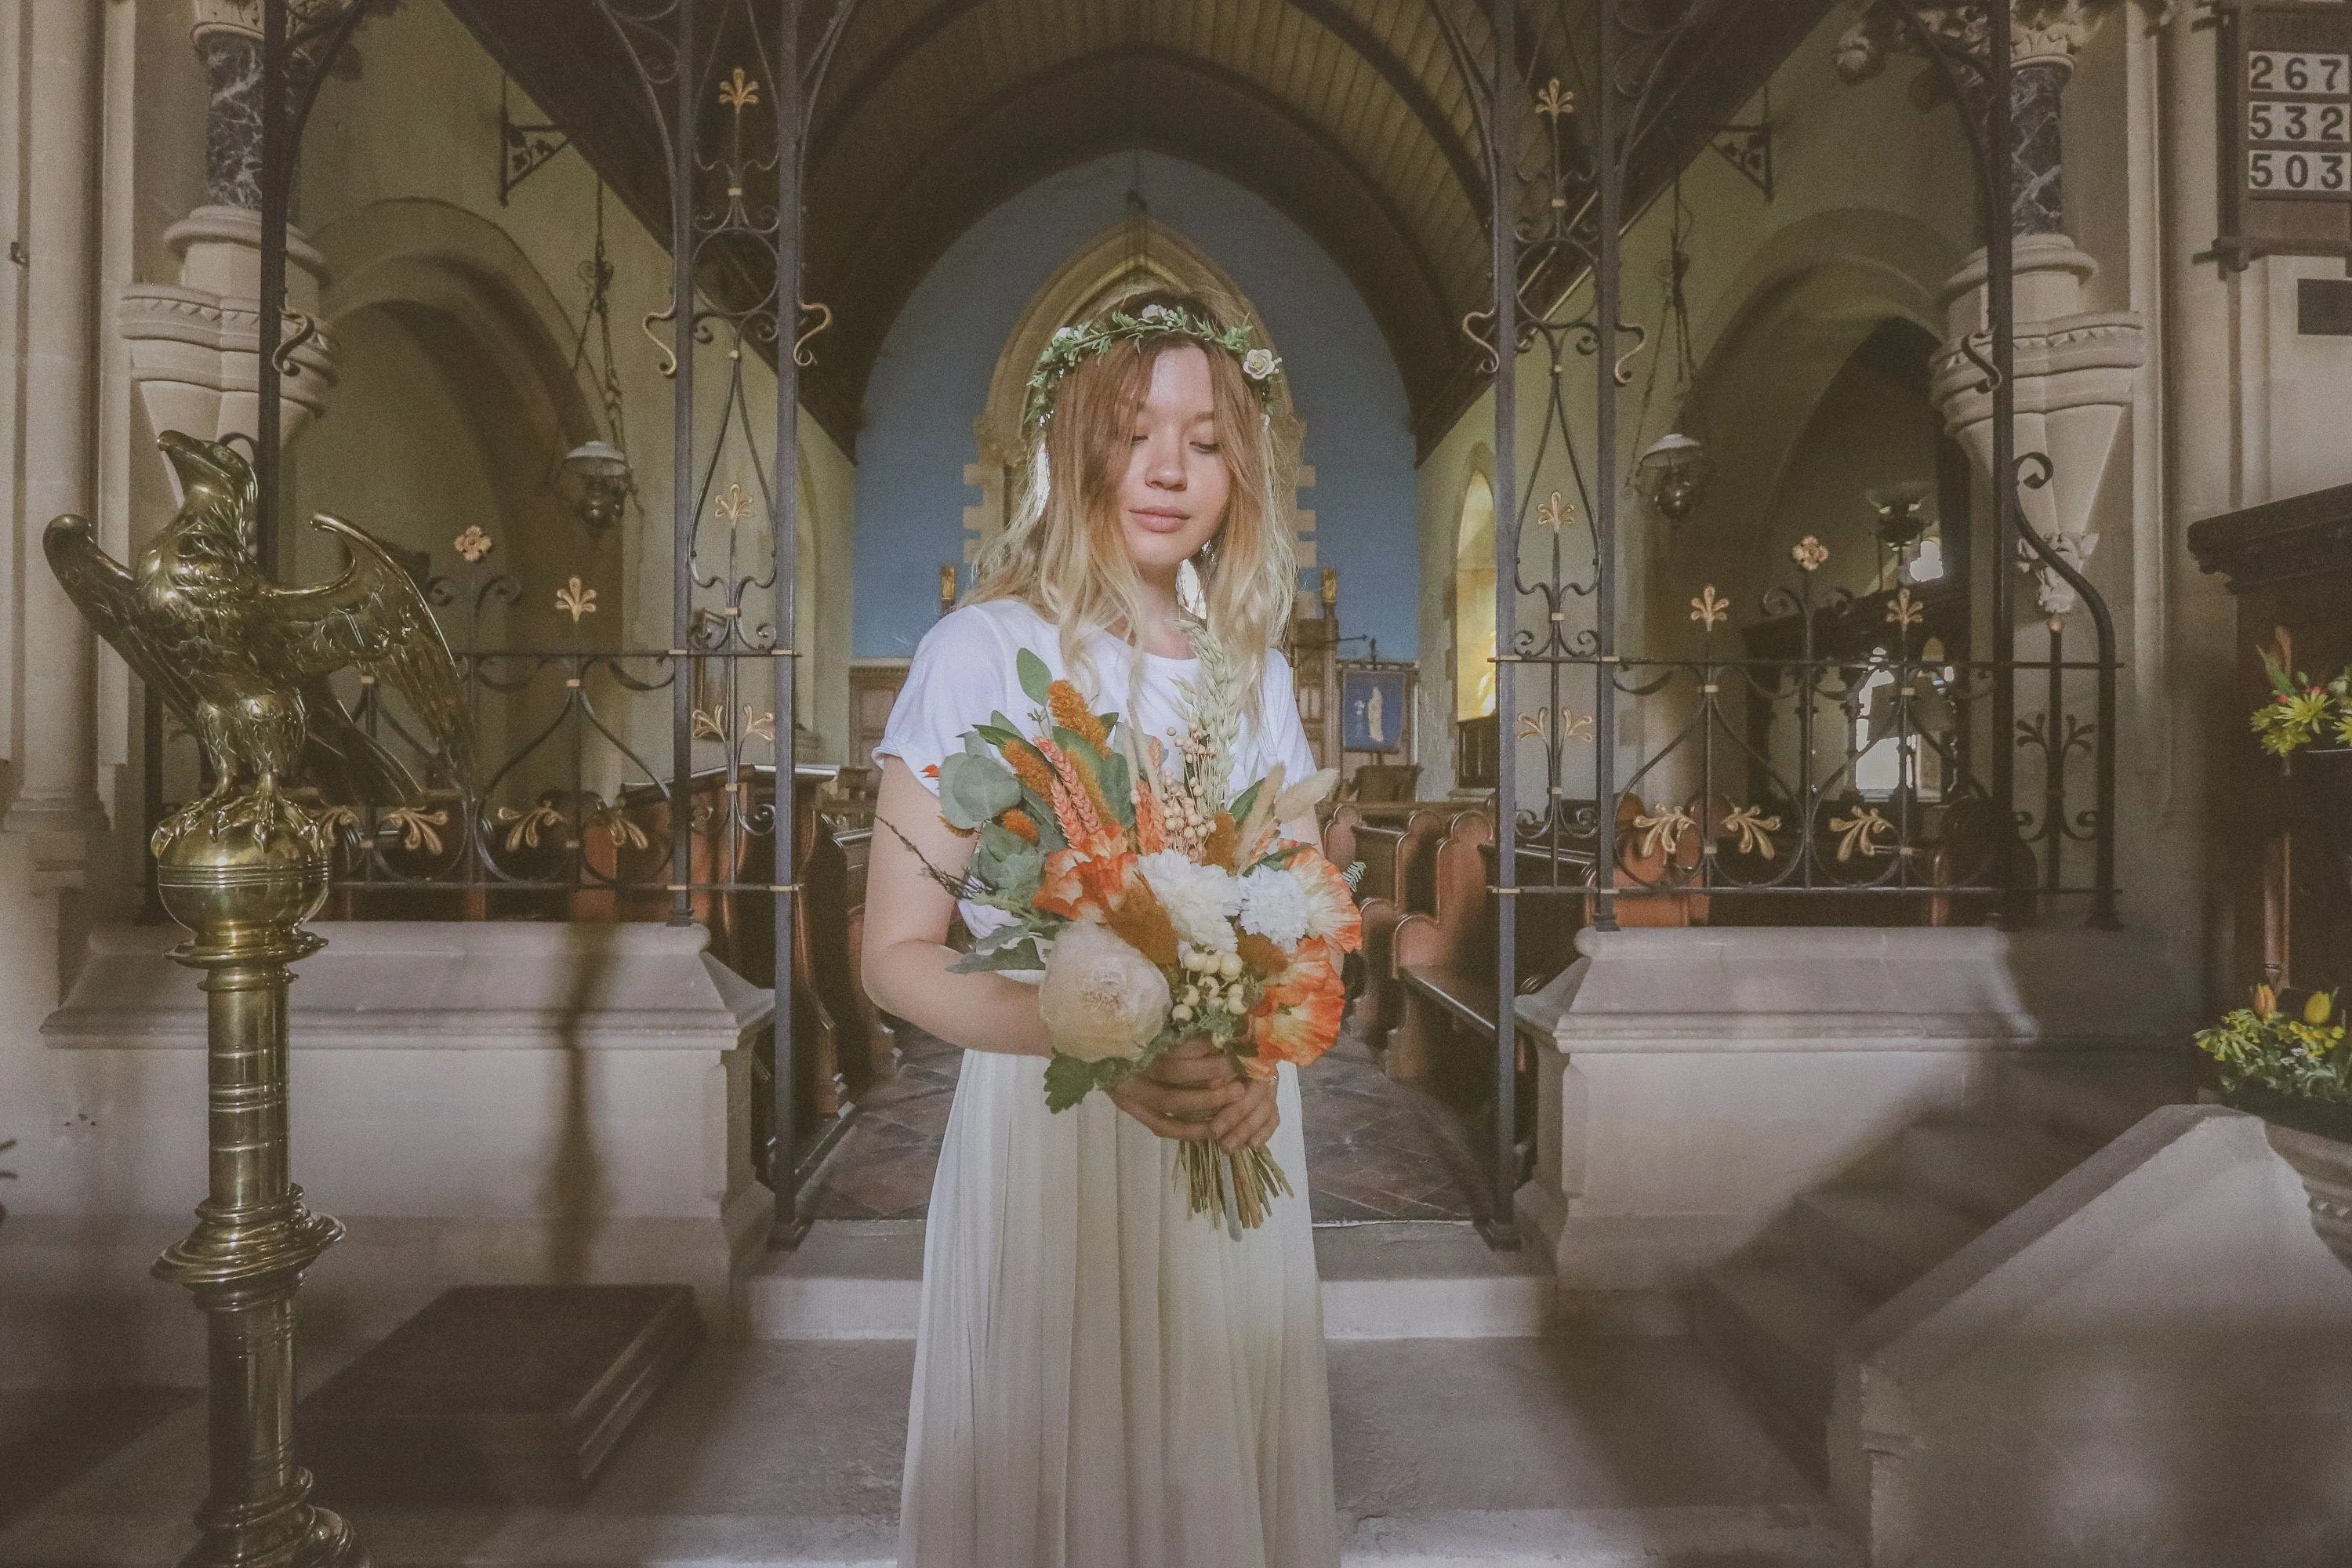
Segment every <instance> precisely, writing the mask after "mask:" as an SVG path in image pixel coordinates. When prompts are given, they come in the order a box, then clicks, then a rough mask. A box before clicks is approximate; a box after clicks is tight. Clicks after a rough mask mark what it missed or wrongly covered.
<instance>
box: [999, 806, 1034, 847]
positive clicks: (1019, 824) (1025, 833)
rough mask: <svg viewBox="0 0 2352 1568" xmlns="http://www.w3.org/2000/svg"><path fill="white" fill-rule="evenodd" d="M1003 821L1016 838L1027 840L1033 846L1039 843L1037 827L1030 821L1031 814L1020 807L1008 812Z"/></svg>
mask: <svg viewBox="0 0 2352 1568" xmlns="http://www.w3.org/2000/svg"><path fill="white" fill-rule="evenodd" d="M1003 823H1004V826H1005V827H1006V829H1007V830H1008V831H1010V832H1011V833H1012V834H1013V836H1014V837H1020V838H1025V839H1027V840H1028V841H1029V842H1030V843H1032V844H1034V843H1036V842H1037V825H1036V824H1035V823H1034V822H1032V821H1030V820H1029V814H1028V813H1027V812H1025V811H1024V810H1022V809H1021V808H1020V807H1019V806H1017V805H1016V806H1014V807H1013V808H1012V809H1011V810H1010V811H1007V812H1006V813H1005V814H1004V816H1003Z"/></svg>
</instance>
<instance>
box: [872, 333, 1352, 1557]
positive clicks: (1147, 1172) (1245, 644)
mask: <svg viewBox="0 0 2352 1568" xmlns="http://www.w3.org/2000/svg"><path fill="white" fill-rule="evenodd" d="M1228 323H1233V324H1230V325H1229V324H1228ZM1278 371H1279V364H1278V362H1277V361H1276V360H1275V358H1274V356H1273V354H1272V353H1270V352H1268V351H1267V350H1265V348H1263V347H1259V346H1254V345H1253V344H1251V342H1249V338H1248V334H1247V331H1246V329H1244V328H1242V327H1241V326H1240V325H1239V318H1238V315H1237V313H1235V312H1231V311H1222V312H1221V311H1217V310H1213V309H1212V307H1211V306H1210V305H1208V304H1207V303H1206V302H1204V301H1202V300H1197V299H1192V298H1184V297H1177V296H1172V295H1163V294H1151V295H1143V296H1139V297H1136V298H1132V299H1129V300H1123V301H1121V302H1120V303H1119V304H1118V306H1117V307H1115V309H1114V310H1110V311H1106V312H1105V313H1104V314H1103V315H1102V316H1100V317H1098V318H1097V320H1096V321H1093V322H1090V323H1088V324H1087V327H1085V328H1083V329H1072V328H1065V329H1064V330H1063V331H1061V332H1060V333H1057V334H1056V335H1055V340H1054V342H1053V343H1052V344H1050V345H1049V346H1048V348H1047V349H1046V351H1045V355H1044V357H1043V358H1041V359H1040V361H1039V363H1038V370H1037V374H1036V375H1035V376H1034V378H1033V380H1032V382H1031V396H1030V408H1029V418H1028V426H1029V431H1030V435H1031V448H1030V450H1031V458H1030V482H1029V488H1028V493H1027V494H1026V495H1025V496H1024V498H1023V504H1022V506H1021V508H1020V510H1019V511H1018V513H1017V515H1016V516H1015V518H1014V520H1013V523H1012V524H1011V526H1010V527H1008V528H1007V530H1006V531H1005V533H1004V535H1003V538H1002V539H1001V540H1000V541H998V542H997V543H996V544H995V545H994V546H993V547H992V549H991V551H990V552H988V554H987V556H986V557H985V558H984V559H983V561H982V563H981V568H980V573H979V580H978V582H977V584H976V585H975V586H974V588H973V590H972V593H971V598H970V602H969V603H967V604H966V605H964V606H963V607H962V608H961V609H958V610H956V611H955V612H954V613H953V614H951V615H950V616H946V617H945V618H944V619H942V620H941V621H940V623H939V625H938V626H934V627H933V628H932V629H931V631H930V633H929V635H928V636H926V637H924V638H923V641H922V646H921V647H919V648H918V649H917V650H916V654H915V660H914V665H913V668H910V669H909V670H908V676H907V684H906V687H905V688H904V689H903V690H902V691H901V692H900V694H899V697H898V705H897V706H896V707H895V708H894V709H893V710H892V711H891V715H890V722H889V726H888V728H887V731H885V734H884V737H883V741H882V743H881V745H880V746H878V747H877V748H876V751H875V757H876V760H877V763H879V765H880V766H881V767H882V770H883V772H882V784H881V799H880V805H879V815H880V816H882V817H883V819H884V820H885V821H886V822H887V823H888V824H890V825H891V826H894V827H896V828H898V830H899V832H901V833H903V834H904V835H905V837H906V842H903V843H902V842H901V841H900V840H899V838H898V837H897V835H894V834H890V833H882V834H877V835H876V837H875V841H874V848H875V854H874V860H873V864H872V866H871V868H870V869H869V872H868V880H867V891H866V969H865V973H866V986H867V989H868V990H869V991H870V992H871V994H873V997H874V999H875V1001H876V1002H877V1004H879V1005H881V1006H882V1007H884V1008H886V1009H887V1010H888V1011H890V1012H892V1013H895V1014H897V1015H898V1016H900V1017H903V1018H906V1019H908V1021H910V1022H912V1023H914V1024H917V1025H919V1026H921V1027H922V1028H924V1029H927V1030H929V1032H930V1033H932V1034H934V1035H937V1036H939V1037H940V1038H941V1039H944V1040H947V1041H949V1042H950V1043H952V1044H955V1045H959V1046H961V1047H965V1051H966V1054H965V1056H964V1058H963V1065H962V1072H961V1079H960V1080H959V1082H958V1085H957V1088H956V1098H955V1107H954V1110H953V1111H952V1113H951V1115H950V1119H949V1122H948V1132H947V1140H946V1144H945V1147H944V1148H943V1149H942V1151H941V1152H940V1169H939V1176H938V1180H937V1182H936V1184H935V1185H934V1187H933V1189H932V1194H931V1205H930V1210H929V1240H928V1243H927V1246H926V1249H925V1256H924V1260H923V1310H922V1317H921V1321H920V1325H919V1329H918V1331H917V1336H916V1351H915V1386H914V1397H913V1402H912V1405H911V1408H910V1410H909V1413H908V1433H907V1469H906V1479H905V1483H904V1491H903V1494H902V1500H901V1509H900V1523H899V1546H898V1553H899V1556H898V1561H899V1563H900V1564H901V1565H902V1568H1331V1565H1335V1564H1337V1563H1338V1562H1339V1536H1338V1521H1337V1517H1336V1511H1335V1508H1334V1503H1333V1497H1332V1489H1331V1435H1330V1410H1329V1404H1328V1394H1327V1392H1326V1388H1325V1383H1324V1371H1323V1317H1322V1306H1321V1301H1320V1298H1319V1296H1318V1288H1317V1281H1316V1273H1315V1253H1314V1246H1313V1237H1312V1233H1311V1231H1310V1230H1309V1228H1308V1218H1307V1200H1306V1196H1305V1192H1306V1184H1305V1181H1304V1179H1303V1178H1304V1175H1305V1171H1306V1148H1305V1144H1304V1142H1303V1141H1302V1140H1301V1138H1300V1136H1299V1131H1298V1126H1299V1121H1298V1084H1297V1076H1296V1071H1295V1069H1294V1068H1291V1067H1290V1066H1289V1065H1288V1064H1284V1065H1283V1066H1282V1068H1281V1069H1280V1074H1279V1077H1278V1078H1277V1079H1275V1080H1274V1081H1272V1082H1260V1081H1257V1080H1255V1079H1249V1078H1247V1077H1242V1078H1238V1079H1237V1078H1236V1076H1235V1075H1234V1072H1233V1071H1232V1069H1231V1068H1230V1067H1229V1066H1228V1065H1227V1062H1226V1059H1225V1058H1224V1057H1223V1056H1222V1055H1219V1054H1215V1053H1213V1052H1210V1051H1207V1050H1206V1049H1195V1050H1190V1051H1176V1052H1170V1053H1168V1054H1167V1055H1166V1056H1164V1057H1163V1058H1161V1059H1160V1062H1159V1064H1158V1065H1157V1066H1156V1067H1155V1068H1154V1069H1153V1070H1152V1071H1151V1072H1150V1073H1149V1074H1146V1075H1141V1076H1139V1077H1137V1078H1135V1079H1129V1080H1128V1081H1127V1082H1126V1083H1124V1084H1122V1085H1120V1086H1119V1087H1118V1089H1115V1090H1113V1091H1111V1092H1110V1093H1109V1094H1108V1095H1101V1094H1097V1095H1090V1096H1088V1097H1087V1100H1084V1101H1083V1102H1081V1103H1080V1104H1079V1105H1078V1106H1077V1107H1076V1109H1074V1110H1066V1111H1064V1112H1061V1113H1059V1114H1055V1113H1052V1112H1049V1111H1048V1110H1046V1108H1045V1087H1044V1081H1045V1062H1046V1058H1047V1057H1048V1056H1049V1055H1050V1054H1051V1051H1052V1047H1051V1045H1050V1044H1049V1043H1048V1041H1047V1039H1046V1036H1045V1027H1044V1026H1043V1024H1042V1023H1041V1022H1040V1021H1039V1018H1038V1013H1037V1003H1036V989H1035V987H1034V984H1024V983H1023V981H1022V980H1021V979H1019V978H1015V977H1013V976H1010V975H1006V974H1003V973H971V974H958V973H951V966H952V964H953V963H955V959H956V954H955V952H953V951H952V950H951V949H950V947H949V946H948V945H947V941H948V932H949V925H950V919H951V917H953V916H954V915H955V914H956V913H957V912H958V906H957V905H956V904H955V903H954V902H953V901H951V900H950V895H949V894H948V893H947V892H945V891H944V890H942V889H940V886H939V885H938V884H937V883H936V882H935V881H934V880H933V879H931V877H930V876H929V874H928V873H927V871H926V869H925V868H924V865H923V861H924V860H925V859H928V860H929V862H930V864H931V865H932V866H933V867H936V868H940V869H942V870H945V871H947V872H950V873H951V874H952V873H956V872H959V871H961V868H963V866H964V865H965V863H966V861H967V860H968V858H969V857H970V853H971V845H970V843H969V842H968V841H966V840H964V839H962V838H961V837H958V836H957V835H956V834H955V833H954V832H953V831H952V830H950V828H949V827H948V826H946V824H945V823H944V822H942V821H941V819H940V808H939V803H938V801H937V799H936V798H935V795H936V790H937V785H936V784H935V783H931V782H929V781H931V780H932V779H935V777H936V769H937V767H938V764H939V763H940V759H941V758H942V757H943V756H945V755H946V754H947V753H949V752H951V751H956V750H960V749H961V735H962V734H963V732H964V731H967V730H969V729H971V727H972V726H973V725H974V724H977V723H982V722H985V721H987V719H988V717H989V715H990V714H991V712H992V711H1002V712H1003V713H1007V714H1014V715H1018V714H1022V713H1025V712H1027V711H1028V710H1029V709H1030V707H1031V706H1032V704H1031V703H1030V701H1029V700H1028V699H1026V698H1025V697H1024V695H1023V694H1022V690H1021V688H1020V684H1019V682H1018V679H1016V676H1015V672H1014V668H1013V665H1014V656H1015V654H1016V653H1017V652H1018V651H1019V650H1020V649H1023V648H1027V649H1029V650H1031V651H1032V652H1034V653H1035V654H1036V655H1037V656H1038V657H1039V658H1043V659H1045V662H1046V664H1047V665H1048V667H1049V668H1051V669H1052V670H1053V673H1054V674H1055V676H1067V677H1069V678H1070V679H1075V680H1076V681H1077V682H1078V683H1079V684H1080V686H1081V687H1083V688H1087V689H1089V690H1090V691H1091V693H1092V695H1093V697H1094V699H1095V704H1096V706H1097V707H1098V708H1103V709H1114V710H1118V712H1119V713H1120V714H1122V715H1123V716H1124V717H1125V719H1126V721H1129V722H1130V723H1133V724H1135V725H1136V726H1137V727H1138V729H1139V732H1140V733H1142V734H1144V735H1150V736H1163V737H1164V736H1168V735H1171V734H1172V733H1173V732H1175V731H1177V730H1178V729H1179V728H1180V726H1181V718H1180V713H1181V706H1180V704H1181V701H1182V700H1183V696H1184V690H1183V688H1184V685H1185V683H1187V682H1190V681H1192V680H1194V679H1199V678H1200V668H1201V666H1200V661H1199V660H1198V659H1196V658H1194V651H1193V635H1192V632H1191V631H1190V630H1188V626H1192V625H1194V624H1196V623H1194V622H1192V621H1191V619H1190V618H1189V616H1188V614H1187V611H1186V610H1185V608H1184V606H1183V605H1181V603H1180V581H1181V583H1182V586H1183V588H1184V590H1185V591H1186V595H1187V596H1189V595H1192V594H1194V593H1197V595H1198V598H1197V600H1196V601H1195V607H1196V608H1197V609H1198V610H1199V611H1200V612H1201V613H1202V615H1203V616H1204V618H1205V623H1206V633H1205V635H1213V636H1214V637H1217V639H1218V640H1219V643H1220V646H1221V647H1224V648H1226V649H1229V650H1231V653H1232V658H1231V661H1230V662H1231V663H1232V664H1234V666H1236V667H1238V674H1237V676H1236V678H1235V679H1234V686H1235V690H1234V697H1235V699H1236V700H1238V702H1239V703H1240V705H1241V706H1242V708H1243V709H1244V721H1243V724H1242V735H1241V738H1240V741H1239V742H1238V743H1237V745H1236V746H1235V747H1234V752H1235V769H1236V773H1235V776H1236V780H1237V781H1244V780H1247V779H1250V778H1255V777H1257V776H1259V775H1262V774H1264V773H1266V772H1267V771H1268V770H1269V769H1270V768H1271V767H1272V766H1273V765H1274V764H1275V763H1277V762H1278V763H1282V764H1283V765H1284V767H1285V770H1286V773H1287V775H1288V776H1289V777H1291V778H1293V779H1298V778H1304V777H1306V776H1307V774H1308V773H1311V772H1313V771H1314V767H1315V762H1314V756H1313V753H1312V752H1311V751H1310V749H1309V748H1308V745H1307V735H1306V732H1305V731H1304V730H1303V729H1302V728H1301V726H1300V724H1299V721H1298V710H1297V703H1296V701H1295V700H1294V699H1293V696H1292V693H1291V678H1290V670H1289V667H1288V666H1287V664H1286V662H1285V661H1284V659H1283V658H1282V656H1281V655H1280V654H1279V653H1278V652H1276V651H1275V650H1274V648H1273V647H1272V646H1271V645H1272V643H1273V641H1274V639H1275V637H1276V636H1277V635H1278V633H1279V632H1280V630H1281V627H1282V626H1283V624H1284V622H1285V620H1286V618H1287V616H1288V615H1289V613H1290V607H1291V603H1292V596H1293V588H1294V584H1295V582H1296V578H1297V561H1296V556H1295V553H1294V552H1293V549H1292V545H1291V540H1290V534H1289V531H1288V529H1287V527H1286V513H1287V509H1286V507H1285V506H1284V505H1283V504H1282V503H1281V501H1280V500H1279V499H1278V498H1280V497H1281V496H1283V494H1284V492H1285V489H1286V486H1288V485H1289V484H1290V483H1292V479H1291V477H1290V475H1289V474H1288V473H1287V472H1286V465H1285V464H1284V462H1283V461H1282V454H1283V452H1284V450H1285V447H1286V443H1285V442H1283V441H1281V440H1280V439H1278V438H1277V434H1276V429H1275V417H1274V415H1273V413H1272V410H1271V407H1270V404H1269V394H1270V392H1271V389H1272V382H1273V378H1274V376H1275V375H1276V374H1278ZM1288 831H1289V832H1290V833H1291V835H1292V836H1293V837H1301V838H1307V839H1311V838H1312V837H1313V836H1314V825H1313V824H1312V823H1311V822H1303V823H1294V824H1290V825H1288ZM961 914H962V917H963V920H964V921H965V923H966V924H967V926H969V927H970V928H971V930H972V931H973V932H974V933H975V934H984V933H985V932H986V931H988V930H989V929H991V927H992V925H993V924H995V923H997V921H999V920H1001V919H1002V917H1001V916H999V915H998V914H997V913H996V911H993V910H987V909H983V908H981V907H978V906H975V905H972V904H970V903H966V904H963V905H962V906H961ZM1032 978H1034V977H1032ZM1204 1138H1205V1139H1213V1140H1214V1141H1215V1142H1217V1143H1218V1144H1219V1145H1220V1146H1221V1147H1223V1149H1224V1150H1225V1151H1227V1152H1241V1151H1243V1150H1245V1149H1249V1148H1253V1147H1258V1146H1263V1145H1268V1144H1270V1145H1271V1147H1272V1152H1273V1153H1274V1155H1275V1158H1276V1161H1277V1162H1278V1163H1280V1164H1281V1166H1282V1167H1283V1169H1284V1170H1285V1171H1286V1173H1289V1174H1290V1175H1291V1177H1292V1179H1293V1183H1294V1184H1295V1185H1296V1186H1297V1188H1298V1194H1299V1195H1297V1196H1296V1197H1290V1198H1277V1199H1276V1201H1275V1203H1274V1205H1273V1207H1272V1211H1271V1213H1270V1215H1269V1216H1268V1218H1267V1220H1266V1222H1265V1225H1264V1226H1260V1227H1259V1228H1257V1229H1255V1230H1248V1231H1244V1232H1242V1233H1241V1235H1240V1237H1239V1239H1234V1237H1232V1236H1230V1235H1229V1234H1228V1233H1227V1231H1226V1230H1225V1229H1224V1228H1223V1226H1219V1225H1216V1224H1214V1223H1212V1222H1211V1221H1210V1220H1208V1219H1206V1218H1204V1217H1202V1216H1201V1215H1195V1214H1193V1213H1192V1209H1191V1205H1190V1202H1189V1200H1188V1198H1187V1196H1186V1194H1185V1193H1184V1192H1183V1191H1182V1190H1181V1189H1180V1187H1179V1185H1178V1184H1177V1182H1176V1180H1175V1179H1174V1172H1175V1168H1176V1156H1175V1150H1176V1142H1175V1141H1176V1140H1181V1139H1204Z"/></svg>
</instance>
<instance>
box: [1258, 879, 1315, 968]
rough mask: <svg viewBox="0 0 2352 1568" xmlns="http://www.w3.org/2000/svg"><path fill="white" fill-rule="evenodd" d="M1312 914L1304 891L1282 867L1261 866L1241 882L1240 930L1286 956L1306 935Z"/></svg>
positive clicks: (1296, 880)
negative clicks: (1257, 937) (1252, 932)
mask: <svg viewBox="0 0 2352 1568" xmlns="http://www.w3.org/2000/svg"><path fill="white" fill-rule="evenodd" d="M1313 913H1314V910H1313V909H1312V908H1311V907H1310V905H1309V904H1308V902H1307V889H1305V888H1303V887H1301V886H1299V883H1298V879H1297V877H1295V876H1293V875H1291V873H1290V870H1289V868H1286V867H1282V866H1261V867H1259V868H1257V869H1256V870H1255V871H1252V872H1251V873H1250V874H1249V875H1248V876H1246V877H1244V878H1243V879H1242V908H1241V920H1242V930H1244V931H1255V932H1256V933H1257V934H1258V935H1260V936H1262V937H1264V938H1265V940H1266V941H1268V942H1272V943H1274V945H1275V946H1276V947H1278V948H1280V949H1282V951H1283V952H1289V951H1290V950H1291V949H1293V948H1295V947H1297V945H1298V942H1299V939H1300V938H1301V937H1304V936H1305V935H1306V934H1307V922H1308V921H1309V919H1310V918H1311V917H1312V915H1313Z"/></svg>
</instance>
